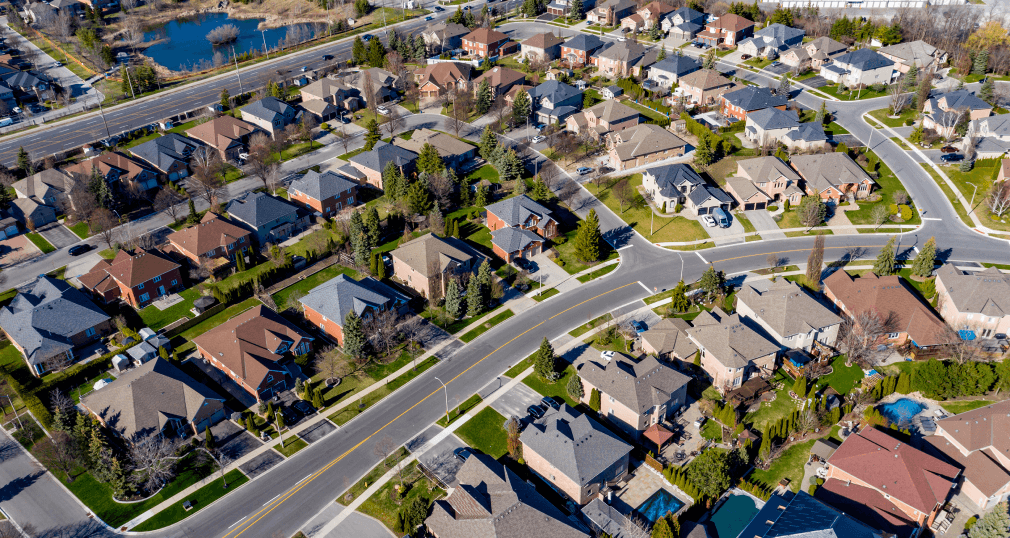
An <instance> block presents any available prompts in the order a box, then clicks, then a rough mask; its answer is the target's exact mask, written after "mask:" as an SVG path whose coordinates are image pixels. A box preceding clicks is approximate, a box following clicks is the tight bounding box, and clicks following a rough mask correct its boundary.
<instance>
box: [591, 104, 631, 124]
mask: <svg viewBox="0 0 1010 538" xmlns="http://www.w3.org/2000/svg"><path fill="white" fill-rule="evenodd" d="M586 112H592V113H593V115H595V116H596V118H597V119H599V120H601V121H605V122H607V123H619V122H621V121H622V120H625V119H629V118H638V116H639V114H638V111H637V110H635V109H633V108H631V107H630V106H628V105H625V104H622V103H621V102H620V101H617V100H615V99H607V100H606V101H604V102H602V103H597V104H595V105H593V106H591V107H589V108H587V109H586Z"/></svg>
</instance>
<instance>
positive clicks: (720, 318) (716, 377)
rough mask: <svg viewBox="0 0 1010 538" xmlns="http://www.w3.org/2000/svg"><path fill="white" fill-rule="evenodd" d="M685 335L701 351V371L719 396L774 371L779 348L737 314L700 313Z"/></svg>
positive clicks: (719, 311) (721, 311) (715, 309)
mask: <svg viewBox="0 0 1010 538" xmlns="http://www.w3.org/2000/svg"><path fill="white" fill-rule="evenodd" d="M687 335H688V337H689V338H690V339H691V341H692V342H693V343H694V345H695V346H696V347H697V348H698V349H699V350H701V367H702V369H703V370H705V373H706V374H708V376H709V377H710V378H711V379H712V384H713V385H714V386H715V388H716V389H718V390H719V391H720V392H722V393H726V392H728V391H730V390H733V389H737V388H740V386H741V385H743V383H744V382H745V381H747V380H748V379H750V378H752V377H755V376H760V377H768V376H770V375H772V374H774V373H775V369H776V368H777V365H778V352H779V345H778V344H777V343H776V342H773V341H772V340H769V339H768V337H766V336H764V335H763V334H761V333H760V332H758V331H756V330H754V329H752V328H751V327H750V326H749V325H748V324H746V323H744V320H743V318H742V317H741V316H740V314H733V315H732V316H731V315H728V314H726V313H725V312H723V310H722V309H721V308H718V307H716V308H714V309H713V310H712V311H711V312H702V313H701V315H699V316H698V317H696V318H695V319H694V321H692V322H691V328H690V329H688V330H687Z"/></svg>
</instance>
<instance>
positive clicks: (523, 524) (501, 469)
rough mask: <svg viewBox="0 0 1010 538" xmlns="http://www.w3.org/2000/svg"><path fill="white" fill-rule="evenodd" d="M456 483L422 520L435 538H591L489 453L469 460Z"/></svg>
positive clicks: (471, 457) (459, 473) (464, 463)
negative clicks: (497, 537) (544, 537)
mask: <svg viewBox="0 0 1010 538" xmlns="http://www.w3.org/2000/svg"><path fill="white" fill-rule="evenodd" d="M456 483H457V484H458V485H457V486H456V487H455V488H453V489H452V491H451V492H450V493H449V496H448V497H446V498H444V499H439V500H437V501H435V502H434V503H433V504H432V506H431V514H430V515H429V516H428V518H427V519H425V520H424V526H425V528H427V530H428V533H430V534H431V535H432V536H434V537H435V538H467V537H472V538H476V536H478V535H479V536H499V537H502V538H504V537H507V536H508V537H516V538H518V537H522V536H551V537H552V538H589V535H587V534H586V533H585V532H583V531H582V530H580V528H581V526H580V525H577V524H575V523H574V522H573V521H572V520H570V519H569V518H568V516H566V515H565V514H564V513H562V512H561V510H559V509H558V508H557V507H555V506H554V505H553V504H551V503H550V502H549V501H547V499H544V498H543V497H542V496H541V495H540V493H539V492H537V490H536V488H535V487H533V485H532V484H529V483H527V482H524V481H523V479H521V478H519V476H517V475H516V474H515V473H514V472H512V470H511V469H509V468H508V467H506V466H505V465H502V464H501V463H498V462H497V461H495V459H494V458H492V457H491V456H488V455H487V454H481V453H475V454H471V455H470V457H468V458H466V461H464V462H463V465H462V466H460V468H459V471H457V472H456ZM478 529H479V530H478Z"/></svg>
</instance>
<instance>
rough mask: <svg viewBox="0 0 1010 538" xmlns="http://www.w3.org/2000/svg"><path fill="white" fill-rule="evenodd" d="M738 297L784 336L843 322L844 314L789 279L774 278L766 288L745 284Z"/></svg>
mask: <svg viewBox="0 0 1010 538" xmlns="http://www.w3.org/2000/svg"><path fill="white" fill-rule="evenodd" d="M737 300H738V301H742V302H743V303H744V304H745V305H747V306H748V307H749V308H750V309H751V310H752V311H753V312H754V316H755V317H757V318H758V319H760V320H762V321H764V322H765V323H766V324H768V326H769V327H771V329H772V330H773V331H775V332H776V333H778V334H779V336H781V337H789V336H792V335H795V334H807V333H809V332H810V331H812V330H813V331H816V330H823V329H825V328H827V327H830V326H832V325H839V324H841V323H842V318H840V317H838V316H837V315H835V313H834V312H832V311H831V309H829V308H828V307H826V306H824V305H823V304H821V303H820V302H819V301H817V299H814V298H813V297H811V296H810V295H807V293H806V292H804V291H803V290H802V289H801V288H800V287H799V286H797V285H796V284H795V283H794V282H790V281H788V280H782V281H779V282H775V283H773V284H772V285H771V286H769V287H768V289H767V290H766V291H759V290H757V289H756V288H754V287H751V286H744V287H743V288H742V289H741V290H740V293H739V294H737Z"/></svg>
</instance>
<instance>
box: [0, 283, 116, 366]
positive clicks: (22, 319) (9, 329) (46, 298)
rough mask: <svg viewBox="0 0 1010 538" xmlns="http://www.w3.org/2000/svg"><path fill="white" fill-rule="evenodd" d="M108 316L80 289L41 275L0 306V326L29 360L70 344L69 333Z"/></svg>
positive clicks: (40, 359)
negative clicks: (11, 299)
mask: <svg viewBox="0 0 1010 538" xmlns="http://www.w3.org/2000/svg"><path fill="white" fill-rule="evenodd" d="M109 319H110V318H109V315H108V314H106V313H105V312H104V311H102V309H101V308H98V307H97V306H96V305H95V303H93V302H91V299H89V298H88V297H87V296H86V295H84V293H82V292H81V291H80V290H78V289H77V288H75V287H73V286H71V285H70V284H68V283H66V282H64V281H63V280H57V279H55V278H52V277H49V276H45V275H43V276H40V277H39V278H38V279H37V280H35V281H34V282H32V283H30V284H29V285H28V286H25V287H24V288H22V289H21V290H20V293H18V295H17V296H15V297H14V300H13V301H11V303H10V304H9V305H8V306H6V307H3V308H0V329H3V330H4V332H5V333H7V336H8V337H9V338H10V339H11V340H13V341H15V342H17V344H18V346H19V347H21V349H23V350H24V353H25V355H26V356H27V358H28V362H30V363H31V364H40V363H42V362H43V361H44V360H46V359H48V358H49V357H52V356H54V355H57V354H59V353H62V352H64V351H67V350H69V349H71V348H73V347H74V343H73V342H72V341H71V340H70V337H71V336H74V335H76V334H79V333H82V332H84V331H85V330H87V329H89V328H92V327H95V326H96V325H99V324H100V323H103V322H105V321H108V320H109Z"/></svg>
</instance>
